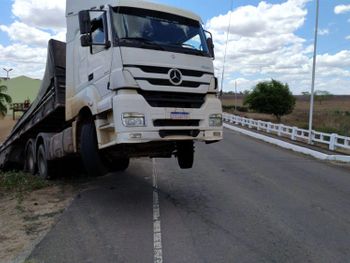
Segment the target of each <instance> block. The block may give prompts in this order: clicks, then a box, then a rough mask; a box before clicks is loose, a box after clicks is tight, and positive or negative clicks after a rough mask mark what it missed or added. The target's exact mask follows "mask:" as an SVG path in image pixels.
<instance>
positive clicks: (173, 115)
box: [170, 112, 190, 120]
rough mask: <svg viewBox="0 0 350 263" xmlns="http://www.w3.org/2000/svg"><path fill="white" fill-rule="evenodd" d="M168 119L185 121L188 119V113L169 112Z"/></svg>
mask: <svg viewBox="0 0 350 263" xmlns="http://www.w3.org/2000/svg"><path fill="white" fill-rule="evenodd" d="M170 118H171V119H173V120H187V119H189V118H190V113H189V112H171V113H170Z"/></svg>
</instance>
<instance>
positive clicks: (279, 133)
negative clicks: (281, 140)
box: [277, 124, 283, 136]
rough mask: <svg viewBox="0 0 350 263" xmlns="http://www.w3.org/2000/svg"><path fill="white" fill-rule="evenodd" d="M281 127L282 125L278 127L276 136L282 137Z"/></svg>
mask: <svg viewBox="0 0 350 263" xmlns="http://www.w3.org/2000/svg"><path fill="white" fill-rule="evenodd" d="M282 127H283V126H282V124H279V125H278V133H277V134H278V136H282Z"/></svg>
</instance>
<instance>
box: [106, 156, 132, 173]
mask: <svg viewBox="0 0 350 263" xmlns="http://www.w3.org/2000/svg"><path fill="white" fill-rule="evenodd" d="M129 163H130V159H129V158H127V157H125V158H118V159H115V160H108V168H109V170H110V171H111V172H123V171H125V170H126V169H128V167H129Z"/></svg>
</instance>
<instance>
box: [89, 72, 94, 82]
mask: <svg viewBox="0 0 350 263" xmlns="http://www.w3.org/2000/svg"><path fill="white" fill-rule="evenodd" d="M93 79H94V73H91V74H90V75H89V81H91V80H93Z"/></svg>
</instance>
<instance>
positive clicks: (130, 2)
mask: <svg viewBox="0 0 350 263" xmlns="http://www.w3.org/2000/svg"><path fill="white" fill-rule="evenodd" d="M66 1H67V2H66V16H72V15H77V14H78V12H79V11H81V10H88V9H100V8H101V7H104V6H105V5H111V6H113V7H115V6H125V7H135V8H143V9H150V10H154V11H160V12H165V13H170V14H174V15H178V16H183V17H187V18H190V19H193V20H196V21H199V22H202V20H201V18H200V17H199V16H198V15H196V14H195V13H193V12H190V11H187V10H183V9H180V8H176V7H171V6H167V5H162V4H158V3H154V2H149V1H143V0H84V1H77V0H66Z"/></svg>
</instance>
